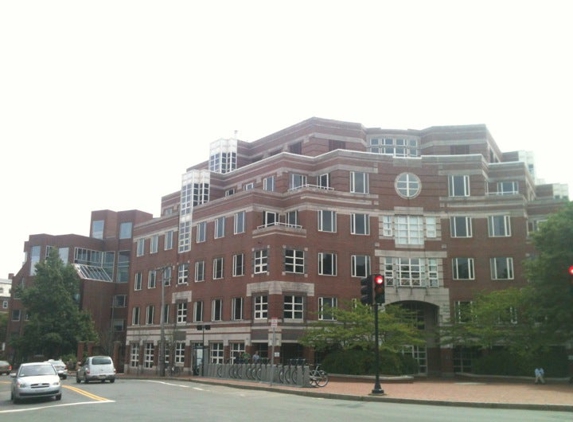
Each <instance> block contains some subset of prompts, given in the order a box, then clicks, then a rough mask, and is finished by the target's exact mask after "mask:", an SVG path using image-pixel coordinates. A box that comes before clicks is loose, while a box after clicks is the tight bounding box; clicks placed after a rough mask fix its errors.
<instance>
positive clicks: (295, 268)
mask: <svg viewBox="0 0 573 422" xmlns="http://www.w3.org/2000/svg"><path fill="white" fill-rule="evenodd" d="M284 270H285V272H287V273H297V274H304V273H305V271H304V251H302V250H297V249H285V256H284Z"/></svg>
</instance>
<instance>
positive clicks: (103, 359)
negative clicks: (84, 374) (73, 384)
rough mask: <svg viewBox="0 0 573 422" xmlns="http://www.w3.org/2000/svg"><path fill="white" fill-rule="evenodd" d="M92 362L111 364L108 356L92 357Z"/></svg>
mask: <svg viewBox="0 0 573 422" xmlns="http://www.w3.org/2000/svg"><path fill="white" fill-rule="evenodd" d="M92 364H94V365H111V359H110V358H93V359H92Z"/></svg>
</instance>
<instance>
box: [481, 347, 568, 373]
mask: <svg viewBox="0 0 573 422" xmlns="http://www.w3.org/2000/svg"><path fill="white" fill-rule="evenodd" d="M540 366H541V367H542V368H543V369H544V370H545V376H546V377H557V378H560V377H567V376H568V362H567V354H566V352H565V349H564V348H561V347H559V348H552V349H550V350H547V351H544V352H540V353H538V354H537V355H533V356H520V355H516V354H515V353H513V354H512V353H510V352H509V351H507V350H503V349H494V350H488V351H487V353H484V354H483V355H482V356H481V357H479V358H477V359H476V360H475V361H474V362H472V371H473V372H474V373H475V374H480V375H508V376H531V377H533V370H534V369H535V368H537V367H540Z"/></svg>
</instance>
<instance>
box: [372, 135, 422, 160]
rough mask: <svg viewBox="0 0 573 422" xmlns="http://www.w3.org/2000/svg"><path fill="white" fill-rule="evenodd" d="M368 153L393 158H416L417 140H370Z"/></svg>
mask: <svg viewBox="0 0 573 422" xmlns="http://www.w3.org/2000/svg"><path fill="white" fill-rule="evenodd" d="M369 151H370V152H373V153H376V154H388V155H392V156H394V157H417V156H418V155H419V152H418V140H417V139H406V138H372V139H370V140H369Z"/></svg>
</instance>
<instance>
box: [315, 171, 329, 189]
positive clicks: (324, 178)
mask: <svg viewBox="0 0 573 422" xmlns="http://www.w3.org/2000/svg"><path fill="white" fill-rule="evenodd" d="M316 184H317V185H318V186H319V187H321V188H325V189H327V188H329V187H330V174H328V173H326V174H321V175H320V176H318V177H317V178H316Z"/></svg>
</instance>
